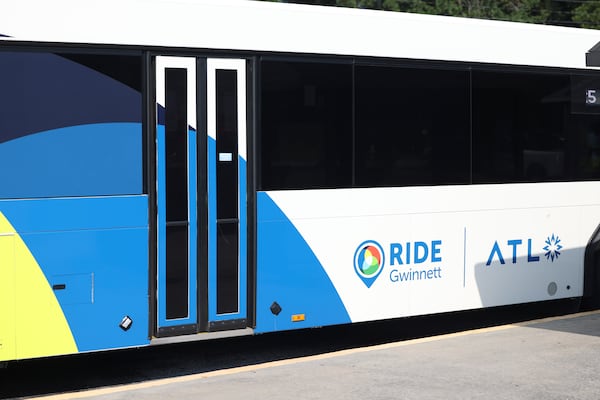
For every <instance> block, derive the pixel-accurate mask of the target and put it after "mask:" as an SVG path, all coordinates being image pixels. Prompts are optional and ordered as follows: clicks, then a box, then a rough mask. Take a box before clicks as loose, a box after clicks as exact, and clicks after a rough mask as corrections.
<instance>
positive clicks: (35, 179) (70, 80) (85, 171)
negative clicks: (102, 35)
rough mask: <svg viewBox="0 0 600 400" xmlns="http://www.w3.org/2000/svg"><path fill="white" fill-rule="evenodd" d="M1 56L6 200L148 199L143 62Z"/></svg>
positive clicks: (0, 147) (1, 168)
mask: <svg viewBox="0 0 600 400" xmlns="http://www.w3.org/2000/svg"><path fill="white" fill-rule="evenodd" d="M78 57H79V56H78V55H73V54H71V55H68V56H63V55H59V54H50V53H17V52H0V87H1V88H2V96H0V110H1V112H2V117H1V118H0V182H2V185H0V198H24V197H56V196H92V195H114V194H137V193H141V192H142V190H143V187H142V125H141V114H142V101H141V93H140V87H141V81H142V79H141V76H142V70H141V57H131V56H119V55H103V56H99V55H94V56H81V57H82V58H83V59H84V60H83V59H82V60H81V61H82V62H84V63H79V62H78V61H79V60H78Z"/></svg>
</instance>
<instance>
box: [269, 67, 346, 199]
mask: <svg viewBox="0 0 600 400" xmlns="http://www.w3.org/2000/svg"><path fill="white" fill-rule="evenodd" d="M261 79H262V81H261V102H262V112H261V125H262V136H261V144H260V147H261V154H260V161H261V185H260V186H261V187H262V189H264V190H268V189H306V188H328V187H331V188H333V187H349V186H351V184H352V166H351V162H352V67H351V66H350V65H340V64H318V63H301V62H277V61H263V62H262V74H261Z"/></svg>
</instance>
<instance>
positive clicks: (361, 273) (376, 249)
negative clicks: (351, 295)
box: [354, 240, 385, 288]
mask: <svg viewBox="0 0 600 400" xmlns="http://www.w3.org/2000/svg"><path fill="white" fill-rule="evenodd" d="M384 264H385V255H384V252H383V248H382V247H381V245H380V244H379V243H378V242H376V241H374V240H367V241H364V242H362V243H361V244H360V245H359V246H358V247H357V249H356V251H355V252H354V271H355V272H356V275H358V277H359V278H360V279H361V280H362V281H363V283H364V284H365V285H366V286H367V287H368V288H370V287H371V285H373V283H375V280H376V279H377V277H378V276H379V274H381V271H382V270H383V266H384Z"/></svg>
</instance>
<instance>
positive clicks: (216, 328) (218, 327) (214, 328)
mask: <svg viewBox="0 0 600 400" xmlns="http://www.w3.org/2000/svg"><path fill="white" fill-rule="evenodd" d="M247 326H248V325H247V322H246V318H239V319H230V320H227V321H212V322H209V323H208V331H209V332H220V331H230V330H233V329H244V328H246V327H247Z"/></svg>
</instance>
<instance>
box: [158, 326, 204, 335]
mask: <svg viewBox="0 0 600 400" xmlns="http://www.w3.org/2000/svg"><path fill="white" fill-rule="evenodd" d="M195 333H198V325H196V324H187V325H177V326H164V327H161V328H158V331H157V334H156V337H168V336H179V335H192V334H195Z"/></svg>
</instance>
